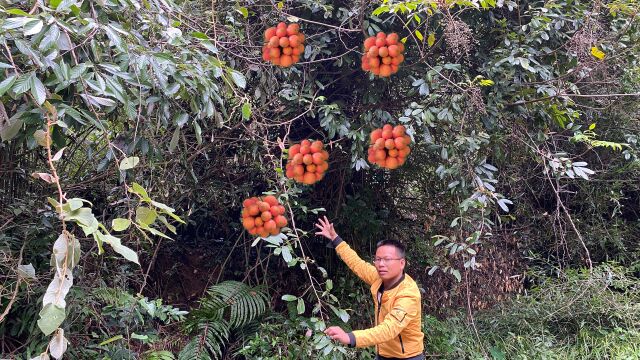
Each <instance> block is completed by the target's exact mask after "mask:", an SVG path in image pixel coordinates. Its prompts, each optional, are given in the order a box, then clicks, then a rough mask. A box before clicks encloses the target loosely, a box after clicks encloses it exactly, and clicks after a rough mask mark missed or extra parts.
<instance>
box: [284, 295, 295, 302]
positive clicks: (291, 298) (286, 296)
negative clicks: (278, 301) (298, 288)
mask: <svg viewBox="0 0 640 360" xmlns="http://www.w3.org/2000/svg"><path fill="white" fill-rule="evenodd" d="M297 299H298V297H297V296H293V295H289V294H287V295H282V300H284V301H295V300H297Z"/></svg>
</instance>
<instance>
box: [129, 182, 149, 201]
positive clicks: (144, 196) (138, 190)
mask: <svg viewBox="0 0 640 360" xmlns="http://www.w3.org/2000/svg"><path fill="white" fill-rule="evenodd" d="M129 191H130V192H132V193H134V194H138V195H140V197H141V198H142V200H144V201H151V199H150V198H149V195H148V194H147V191H146V190H145V189H144V188H143V187H142V186H140V184H138V183H136V182H134V183H133V184H131V187H129Z"/></svg>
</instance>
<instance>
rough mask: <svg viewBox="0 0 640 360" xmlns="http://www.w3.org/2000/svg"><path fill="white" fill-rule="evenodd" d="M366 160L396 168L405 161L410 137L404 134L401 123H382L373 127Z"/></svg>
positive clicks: (384, 166)
mask: <svg viewBox="0 0 640 360" xmlns="http://www.w3.org/2000/svg"><path fill="white" fill-rule="evenodd" d="M369 138H370V143H369V150H368V154H367V160H369V162H370V163H372V164H376V165H378V166H380V167H383V168H385V169H390V170H393V169H397V168H398V167H400V166H402V165H403V164H404V163H405V162H406V161H407V156H409V153H410V152H411V148H410V147H409V145H410V144H411V137H409V135H407V134H406V128H405V127H404V126H403V125H396V126H392V125H390V124H386V125H384V126H383V127H382V128H381V129H375V130H373V131H372V132H371V135H370V136H369Z"/></svg>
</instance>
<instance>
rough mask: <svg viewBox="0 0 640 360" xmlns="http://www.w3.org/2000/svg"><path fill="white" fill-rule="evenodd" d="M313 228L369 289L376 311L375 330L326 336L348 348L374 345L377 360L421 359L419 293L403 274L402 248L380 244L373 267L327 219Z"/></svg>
mask: <svg viewBox="0 0 640 360" xmlns="http://www.w3.org/2000/svg"><path fill="white" fill-rule="evenodd" d="M316 227H317V228H318V229H320V231H318V232H316V235H322V236H324V237H326V238H327V239H329V240H331V243H332V245H333V246H334V247H335V249H336V252H337V253H338V255H339V256H340V258H341V259H342V261H344V262H345V263H346V264H347V266H348V267H349V269H351V271H353V272H354V273H355V274H356V275H357V276H358V277H359V278H360V279H362V280H363V281H364V282H366V283H367V284H369V285H370V286H371V295H373V303H374V307H375V326H374V327H372V328H369V329H365V330H354V331H352V332H349V333H347V332H345V331H344V330H342V328H340V327H338V326H332V327H329V328H328V329H327V330H325V334H327V335H328V336H329V337H331V338H332V339H334V340H337V341H339V342H341V343H343V344H345V345H349V346H355V347H368V346H373V345H375V346H376V348H377V349H376V350H377V353H378V357H377V359H379V360H394V359H403V360H407V359H411V360H422V359H424V355H423V351H424V343H423V340H424V334H423V333H422V316H421V315H422V314H421V309H422V307H421V298H420V291H419V290H418V286H417V285H416V282H415V281H414V280H413V279H412V278H411V277H410V276H409V275H407V274H405V273H404V267H405V264H406V261H405V247H404V245H402V243H400V242H398V241H396V240H383V241H381V242H379V243H378V245H377V249H376V256H375V258H374V260H373V263H374V265H375V266H374V265H371V264H369V263H368V262H366V261H364V260H362V259H361V258H360V257H359V256H358V254H357V253H356V252H355V251H354V250H353V249H351V247H350V246H349V245H348V244H347V243H346V242H344V241H342V239H341V238H340V236H338V234H337V233H336V231H335V229H334V228H333V224H332V223H330V222H329V220H328V219H327V217H326V216H325V217H324V219H319V220H318V223H317V224H316Z"/></svg>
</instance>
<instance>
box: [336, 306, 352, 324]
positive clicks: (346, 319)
mask: <svg viewBox="0 0 640 360" xmlns="http://www.w3.org/2000/svg"><path fill="white" fill-rule="evenodd" d="M338 316H339V317H340V320H342V321H343V322H345V323H346V322H349V314H348V313H347V312H346V311H345V310H344V309H340V310H338Z"/></svg>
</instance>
